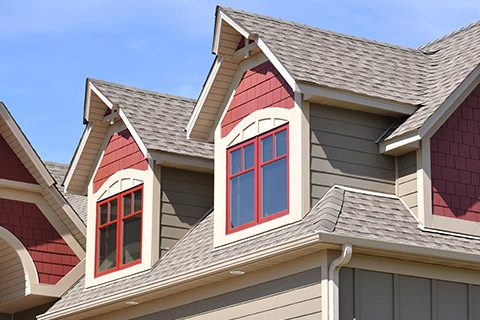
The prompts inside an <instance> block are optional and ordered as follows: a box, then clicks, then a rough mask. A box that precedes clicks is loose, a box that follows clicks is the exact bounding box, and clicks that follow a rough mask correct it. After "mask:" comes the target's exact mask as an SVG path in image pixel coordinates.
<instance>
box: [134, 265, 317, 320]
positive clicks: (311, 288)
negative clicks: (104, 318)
mask: <svg viewBox="0 0 480 320" xmlns="http://www.w3.org/2000/svg"><path fill="white" fill-rule="evenodd" d="M320 275H321V272H320V269H319V268H317V269H311V270H307V271H304V272H300V273H296V274H293V275H289V276H286V277H283V278H279V279H275V280H272V281H268V282H264V283H260V284H257V285H253V286H250V287H247V288H244V289H240V290H236V291H232V292H229V293H225V294H222V295H219V296H215V297H212V298H208V299H204V300H199V301H197V302H194V303H190V304H187V305H183V306H179V307H176V308H173V309H169V310H165V311H161V312H159V313H155V314H151V315H147V316H143V317H140V318H137V320H153V319H165V320H169V319H189V320H206V319H242V320H247V319H248V320H265V319H302V320H307V319H321V312H322V310H321V305H322V297H321V291H322V290H321V284H320V280H321V279H320Z"/></svg>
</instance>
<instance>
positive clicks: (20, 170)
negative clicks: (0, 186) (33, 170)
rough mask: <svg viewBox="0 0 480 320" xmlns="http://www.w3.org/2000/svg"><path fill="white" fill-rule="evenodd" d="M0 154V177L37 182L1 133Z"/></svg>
mask: <svg viewBox="0 0 480 320" xmlns="http://www.w3.org/2000/svg"><path fill="white" fill-rule="evenodd" d="M0 155H1V157H0V160H1V162H0V179H5V180H14V181H19V182H27V183H34V184H37V181H35V179H34V178H33V177H32V175H31V174H30V172H29V171H28V170H27V168H25V167H24V166H23V164H22V162H21V161H20V159H19V158H18V157H17V155H16V154H15V152H13V150H12V149H11V148H10V146H9V145H8V143H7V141H5V139H4V138H3V137H2V136H1V135H0Z"/></svg>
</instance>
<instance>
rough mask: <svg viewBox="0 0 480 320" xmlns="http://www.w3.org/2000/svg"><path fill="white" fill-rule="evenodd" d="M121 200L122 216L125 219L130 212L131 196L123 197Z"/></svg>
mask: <svg viewBox="0 0 480 320" xmlns="http://www.w3.org/2000/svg"><path fill="white" fill-rule="evenodd" d="M122 199H123V203H122V211H123V216H124V217H125V216H126V215H128V214H130V213H131V212H132V194H127V195H124V196H123V197H122Z"/></svg>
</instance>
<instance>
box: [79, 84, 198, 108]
mask: <svg viewBox="0 0 480 320" xmlns="http://www.w3.org/2000/svg"><path fill="white" fill-rule="evenodd" d="M87 81H90V82H93V83H95V82H99V83H102V84H106V85H112V86H116V87H120V88H124V89H129V90H135V91H138V92H142V93H145V94H153V95H157V96H163V97H165V98H174V99H179V100H185V101H188V102H196V101H197V100H196V99H193V98H187V97H182V96H179V95H174V94H170V93H165V92H158V91H154V90H148V89H142V88H138V87H134V86H130V85H126V84H122V83H117V82H111V81H106V80H100V79H94V78H87Z"/></svg>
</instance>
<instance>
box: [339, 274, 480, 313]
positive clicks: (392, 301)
mask: <svg viewBox="0 0 480 320" xmlns="http://www.w3.org/2000/svg"><path fill="white" fill-rule="evenodd" d="M479 298H480V286H477V285H469V284H466V283H458V282H449V281H441V280H433V279H427V278H418V277H410V276H405V275H399V274H392V273H383V272H374V271H366V270H360V269H350V268H343V269H341V270H340V320H352V319H368V320H377V319H378V320H393V319H395V320H453V319H455V320H468V319H474V320H477V319H480V299H479Z"/></svg>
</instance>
